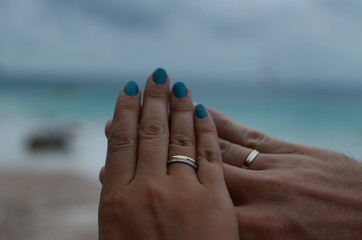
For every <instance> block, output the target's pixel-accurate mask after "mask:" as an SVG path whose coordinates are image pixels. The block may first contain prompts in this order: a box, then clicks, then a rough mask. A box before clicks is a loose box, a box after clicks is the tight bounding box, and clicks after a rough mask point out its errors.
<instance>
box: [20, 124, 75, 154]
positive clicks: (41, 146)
mask: <svg viewBox="0 0 362 240" xmlns="http://www.w3.org/2000/svg"><path fill="white" fill-rule="evenodd" d="M72 137H73V135H72V133H71V131H70V130H69V129H45V130H42V131H39V132H37V133H33V134H31V136H30V137H29V138H28V139H27V147H28V150H29V151H30V152H52V151H62V152H65V151H68V150H69V146H70V141H71V139H72Z"/></svg>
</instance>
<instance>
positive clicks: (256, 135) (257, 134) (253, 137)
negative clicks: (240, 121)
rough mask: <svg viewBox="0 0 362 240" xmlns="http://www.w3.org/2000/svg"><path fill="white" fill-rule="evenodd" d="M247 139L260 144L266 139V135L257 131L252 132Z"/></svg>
mask: <svg viewBox="0 0 362 240" xmlns="http://www.w3.org/2000/svg"><path fill="white" fill-rule="evenodd" d="M246 137H247V139H248V140H249V141H252V142H259V141H262V140H263V139H264V138H265V135H264V134H262V133H261V132H259V131H256V130H250V131H248V132H247V134H246Z"/></svg>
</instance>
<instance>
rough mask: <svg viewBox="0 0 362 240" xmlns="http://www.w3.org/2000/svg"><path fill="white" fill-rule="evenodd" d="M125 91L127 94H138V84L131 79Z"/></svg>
mask: <svg viewBox="0 0 362 240" xmlns="http://www.w3.org/2000/svg"><path fill="white" fill-rule="evenodd" d="M124 93H125V94H126V95H127V96H136V95H137V94H138V85H137V83H135V82H134V81H129V82H128V83H127V84H126V86H125V87H124Z"/></svg>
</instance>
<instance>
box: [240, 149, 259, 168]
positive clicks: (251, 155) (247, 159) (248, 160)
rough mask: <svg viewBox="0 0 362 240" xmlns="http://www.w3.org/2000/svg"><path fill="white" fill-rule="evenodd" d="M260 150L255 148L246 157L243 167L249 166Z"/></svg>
mask: <svg viewBox="0 0 362 240" xmlns="http://www.w3.org/2000/svg"><path fill="white" fill-rule="evenodd" d="M259 153H260V152H259V151H258V150H253V151H252V152H251V153H250V154H249V155H248V157H247V158H246V160H245V162H244V164H243V166H242V168H249V167H250V164H251V163H252V162H253V161H254V159H255V158H256V157H257V156H258V155H259Z"/></svg>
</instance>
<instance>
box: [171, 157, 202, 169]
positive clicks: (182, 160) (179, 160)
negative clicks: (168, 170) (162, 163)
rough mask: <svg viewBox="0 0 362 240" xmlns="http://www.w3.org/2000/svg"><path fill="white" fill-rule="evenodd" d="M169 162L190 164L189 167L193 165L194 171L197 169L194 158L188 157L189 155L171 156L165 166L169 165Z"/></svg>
mask: <svg viewBox="0 0 362 240" xmlns="http://www.w3.org/2000/svg"><path fill="white" fill-rule="evenodd" d="M171 163H185V164H188V165H190V166H191V167H193V168H194V169H195V171H197V168H198V167H197V163H196V161H195V160H194V159H192V158H190V157H186V156H182V155H176V156H173V157H171V158H170V159H169V160H168V161H167V166H168V165H170V164H171Z"/></svg>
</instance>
